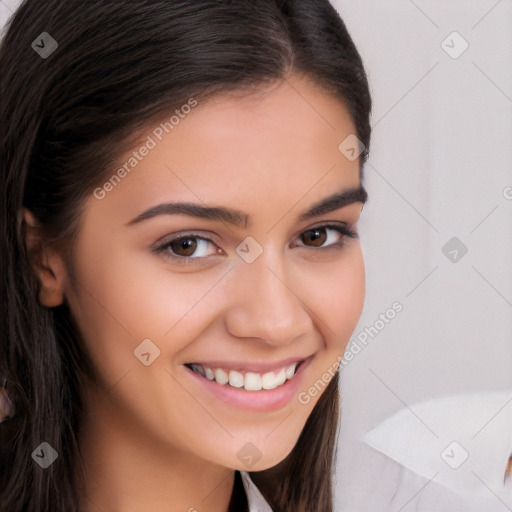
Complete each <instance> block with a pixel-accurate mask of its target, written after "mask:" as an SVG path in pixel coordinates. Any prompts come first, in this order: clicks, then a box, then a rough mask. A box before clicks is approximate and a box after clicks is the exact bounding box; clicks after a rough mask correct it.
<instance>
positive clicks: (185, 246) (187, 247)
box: [169, 237, 197, 256]
mask: <svg viewBox="0 0 512 512" xmlns="http://www.w3.org/2000/svg"><path fill="white" fill-rule="evenodd" d="M169 247H170V248H171V249H172V251H173V252H174V253H175V254H178V255H179V256H192V255H193V254H194V252H195V251H196V250H197V239H196V238H192V237H190V238H176V239H175V240H173V241H172V242H171V243H170V244H169Z"/></svg>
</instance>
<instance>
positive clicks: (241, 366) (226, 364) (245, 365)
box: [186, 355, 313, 373]
mask: <svg viewBox="0 0 512 512" xmlns="http://www.w3.org/2000/svg"><path fill="white" fill-rule="evenodd" d="M311 357H313V356H312V355H311V356H305V357H289V358H288V359H283V360H282V361H277V362H275V363H269V362H256V361H251V362H242V361H193V362H192V361H191V362H190V363H186V364H187V365H191V364H197V365H201V366H208V367H209V368H212V369H215V368H222V369H224V370H235V371H237V370H240V371H245V372H256V373H265V372H270V371H272V370H280V369H281V368H286V367H287V366H290V365H291V364H292V363H300V362H302V361H304V360H306V359H309V358H311Z"/></svg>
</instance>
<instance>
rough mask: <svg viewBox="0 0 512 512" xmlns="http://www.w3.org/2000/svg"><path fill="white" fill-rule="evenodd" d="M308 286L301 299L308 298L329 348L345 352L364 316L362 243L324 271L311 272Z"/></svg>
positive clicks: (346, 251) (307, 282)
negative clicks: (362, 315) (362, 314)
mask: <svg viewBox="0 0 512 512" xmlns="http://www.w3.org/2000/svg"><path fill="white" fill-rule="evenodd" d="M304 276H306V274H305V273H304ZM306 277H307V276H306ZM302 280H303V281H304V277H303V278H302ZM305 286H306V288H305V289H304V290H303V292H302V294H303V295H302V296H304V297H307V298H308V299H307V300H308V301H307V303H306V304H308V305H309V306H310V307H311V310H312V313H314V314H312V315H311V316H312V318H313V319H315V318H316V319H317V321H318V325H317V329H318V331H320V332H321V333H322V334H323V335H324V338H325V342H326V345H327V348H328V349H329V350H335V351H336V352H337V353H341V352H343V350H344V349H345V346H346V344H347V343H348V341H349V339H350V336H351V335H352V334H353V331H354V329H355V328H356V325H357V323H358V321H359V318H360V316H361V313H362V310H363V305H364V299H365V293H366V285H365V268H364V260H363V254H362V251H361V247H360V244H359V242H355V243H351V245H350V247H348V248H346V250H345V252H344V253H343V257H341V258H339V259H338V260H337V261H336V262H333V263H332V264H329V265H326V266H325V268H324V269H323V270H322V271H317V272H315V273H314V274H312V273H311V272H310V276H309V277H307V281H306V285H305Z"/></svg>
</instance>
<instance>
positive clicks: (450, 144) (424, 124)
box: [0, 0, 512, 510]
mask: <svg viewBox="0 0 512 512" xmlns="http://www.w3.org/2000/svg"><path fill="white" fill-rule="evenodd" d="M18 3H19V2H18V1H16V0H2V1H0V16H1V22H2V24H3V23H5V21H6V19H7V17H8V16H9V14H10V12H11V11H12V10H14V8H15V6H16V5H17V4H18ZM333 4H334V5H335V7H336V8H337V9H338V11H339V12H340V14H341V16H342V18H343V19H344V21H345V22H346V24H347V26H348V28H349V31H350V33H351V35H352V37H353V38H354V40H355V42H356V45H357V46H358V48H359V50H360V53H361V54H362V56H363V59H364V61H365V64H366V67H367V70H368V73H369V77H370V82H371V88H372V92H373V98H374V112H373V122H372V124H373V127H374V129H373V139H372V148H371V157H370V160H369V162H368V164H367V166H366V177H365V186H366V188H367V190H368V193H369V202H368V203H367V205H365V208H364V211H363V215H362V217H361V221H360V228H359V231H360V233H361V240H362V245H363V250H364V254H365V261H366V269H367V298H366V304H365V308H364V311H363V314H362V317H361V320H360V322H359V324H358V327H357V328H356V331H355V333H354V337H353V339H356V337H357V335H358V334H359V333H361V332H363V331H364V330H365V328H368V327H370V326H373V325H374V324H375V322H376V320H378V319H379V314H380V313H384V312H385V311H386V310H387V309H388V308H390V307H391V305H392V304H393V302H395V301H400V303H401V304H402V305H403V308H404V309H403V311H402V312H400V313H398V314H397V315H396V317H395V318H394V319H393V320H392V321H391V322H390V323H388V324H386V325H385V327H384V328H382V329H380V330H379V333H378V334H377V335H376V336H374V337H373V338H372V337H369V340H368V344H367V346H366V347H364V348H363V350H361V352H360V353H358V354H357V355H356V356H355V357H354V359H353V360H352V361H351V362H350V363H349V364H348V365H347V366H346V367H345V368H344V369H343V370H342V394H343V404H342V405H343V423H342V430H341V438H340V451H339V464H338V466H339V467H338V470H339V474H341V475H342V474H344V473H345V474H346V472H347V471H348V472H350V471H351V466H352V464H353V462H354V457H355V455H354V454H355V453H356V450H355V447H356V443H357V442H358V441H357V439H358V438H359V436H360V435H361V434H363V433H364V432H366V431H368V430H369V429H371V428H372V427H374V426H375V425H376V424H378V423H379V422H380V421H382V420H383V419H385V418H386V417H388V416H389V415H390V414H392V413H393V412H395V411H397V410H398V409H400V408H402V407H406V406H408V405H411V404H413V403H415V402H418V401H421V400H424V399H428V398H432V397H438V396H442V395H446V394H453V393H462V392H470V391H477V390H478V391H480V390H494V389H502V388H507V387H510V386H511V384H512V376H511V373H512V372H511V368H512V343H511V341H512V340H511V337H512V336H511V333H512V268H511V267H512V265H511V263H512V0H499V1H496V0H452V1H450V2H447V1H446V0H429V1H426V0H423V1H420V0H415V1H413V0H387V1H386V2H382V1H379V0H358V1H354V0H334V1H333ZM454 31H456V32H458V33H459V34H460V36H462V38H464V40H465V41H467V43H468V44H469V47H468V49H467V50H466V51H465V52H464V53H463V54H462V55H460V56H459V57H458V58H452V57H451V56H449V55H448V54H447V53H446V51H445V50H444V49H443V41H445V40H446V42H445V43H444V47H445V48H446V47H447V45H449V46H452V47H453V48H452V49H451V50H450V51H452V52H457V51H458V50H459V49H460V48H461V41H462V40H460V39H457V37H458V36H455V38H454V37H453V36H451V37H448V36H450V34H452V33H453V32H454ZM36 35H37V34H35V36H36ZM35 36H34V37H35ZM447 37H448V39H447ZM507 187H511V188H510V189H507ZM506 190H508V191H509V193H508V197H509V198H511V199H507V198H506V197H505V194H506V192H505V191H506ZM452 237H457V238H458V239H459V240H460V241H461V242H462V243H463V244H464V245H465V246H466V247H467V249H468V251H467V253H466V254H465V255H464V256H463V257H462V258H460V260H459V261H457V262H455V263H454V262H452V261H450V260H449V259H448V258H447V257H446V256H445V255H444V254H443V252H442V248H443V246H444V245H445V244H446V243H447V242H448V240H450V239H451V238H452ZM352 478H357V475H353V474H352ZM339 480H340V481H339V482H338V487H337V510H338V509H340V507H341V498H340V497H341V496H342V494H343V484H344V482H343V479H341V478H340V479H339Z"/></svg>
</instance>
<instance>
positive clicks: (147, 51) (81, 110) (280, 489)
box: [0, 0, 371, 512]
mask: <svg viewBox="0 0 512 512" xmlns="http://www.w3.org/2000/svg"><path fill="white" fill-rule="evenodd" d="M41 39H42V40H43V42H42V43H41V42H40V40H41ZM0 69H1V73H0V130H1V133H0V135H1V137H0V140H1V143H0V188H1V190H2V194H3V198H2V201H1V207H0V216H1V218H0V229H1V233H0V234H1V236H0V239H1V242H0V243H1V244H2V245H1V257H0V267H1V268H0V271H1V297H2V307H1V308H0V311H1V313H0V314H1V323H0V329H1V330H0V347H1V350H0V380H1V381H3V378H4V377H6V389H7V390H8V392H9V395H10V396H11V398H12V400H13V402H14V404H15V407H16V417H15V425H16V428H14V429H13V428H12V425H13V423H12V422H6V423H3V424H1V425H0V431H1V432H2V436H0V437H1V438H4V437H8V438H9V439H8V443H7V444H6V445H5V446H4V447H3V449H2V450H3V453H4V454H5V457H4V461H3V463H4V467H3V468H2V469H3V477H2V482H1V487H0V510H2V511H8V512H30V511H41V512H49V511H52V512H78V511H79V510H80V503H79V498H78V494H77V489H78V486H79V484H80V472H79V471H78V470H77V469H76V468H78V467H79V465H80V460H81V459H80V450H79V446H78V443H77V437H76V432H77V428H78V425H79V422H80V415H81V413H82V401H81V400H82V398H81V397H82V392H81V379H80V375H83V374H84V373H90V374H92V373H93V372H94V368H93V367H92V364H91V361H90V359H89V358H88V355H87V353H86V351H85V349H84V346H83V344H82V342H81V340H80V336H79V333H78V330H77V329H76V326H75V324H74V321H73V318H72V317H71V315H70V312H69V310H68V308H67V306H66V304H63V305H62V306H59V307H56V308H45V307H42V306H41V305H40V303H39V301H38V280H37V279H36V277H35V275H34V273H33V271H32V266H31V257H32V254H29V252H28V250H27V247H26V245H25V238H24V235H25V232H24V224H23V223H22V222H20V218H19V213H20V210H21V208H22V207H26V208H27V209H29V210H30V211H31V212H32V213H33V214H34V216H35V218H36V219H37V220H38V221H39V223H40V224H41V226H42V232H41V236H42V239H44V240H45V241H46V243H55V244H59V247H62V248H63V249H64V250H66V251H68V254H70V252H69V251H71V249H72V247H73V241H74V236H75V235H76V233H77V232H78V229H79V225H80V218H81V211H82V207H83V204H84V200H85V198H87V196H89V195H90V194H91V193H92V192H93V190H94V189H95V187H97V186H98V185H99V184H101V183H104V182H105V180H106V179H107V178H108V171H109V169H112V164H113V163H114V162H115V161H116V160H117V159H118V158H119V157H120V156H121V155H122V154H123V152H124V151H126V150H127V149H129V148H130V147H131V144H132V143H133V137H134V134H136V133H140V130H141V129H142V128H144V127H145V126H148V125H149V123H151V122H153V121H154V120H157V119H158V120H160V119H161V118H162V117H163V116H164V115H165V114H166V113H168V112H171V111H173V110H174V109H175V108H179V107H181V106H182V105H184V104H186V103H187V101H188V100H189V99H190V98H192V97H193V98H195V99H196V100H197V101H199V102H201V101H205V100H206V99H207V98H209V97H212V96H215V95H216V94H224V93H226V92H229V91H233V92H243V91H247V92H254V91H257V90H258V89H261V90H265V88H266V87H267V86H268V85H270V84H272V83H275V82H276V81H279V80H280V79H282V78H283V77H285V76H286V74H287V73H288V72H289V71H290V70H293V71H298V72H301V73H303V74H306V75H307V76H308V77H310V78H311V79H312V80H313V81H314V82H315V83H317V84H319V85H320V86H322V87H323V88H324V89H325V90H326V91H328V92H330V93H332V94H334V95H335V96H336V97H338V98H339V99H340V101H343V102H344V104H345V105H346V106H347V107H348V109H349V112H350V113H351V116H352V119H353V122H354V125H355V127H356V132H357V133H356V134H357V137H358V138H359V139H360V140H361V141H362V142H363V144H364V145H365V148H366V149H365V151H364V153H363V154H362V156H361V170H360V176H361V178H362V170H363V162H364V161H365V160H366V158H367V156H368V148H369V145H370V132H371V129H370V111H371V97H370V92H369V87H368V82H367V77H366V74H365V70H364V67H363V63H362V60H361V57H360V55H359V53H358V51H357V49H356V47H355V45H354V43H353V41H352V39H351V37H350V35H349V33H348V32H347V29H346V27H345V25H344V23H343V21H342V20H341V19H340V17H339V15H338V13H337V12H336V10H335V9H334V8H333V6H332V5H331V4H330V3H329V1H328V0H237V1H232V0H194V1H191V0H172V1H171V0H159V1H158V0H154V1H148V0H130V1H123V2H120V1H113V0H89V1H83V0H65V1H63V0H44V1H41V0H24V1H23V2H22V4H21V6H20V7H19V8H18V9H17V11H16V12H15V13H14V14H13V16H12V17H11V19H10V20H9V23H8V26H7V30H6V32H5V35H4V37H3V40H2V42H1V46H0ZM340 142H341V141H340ZM335 377H336V378H334V379H333V380H332V381H331V383H330V384H329V386H328V387H327V389H326V390H325V392H324V393H323V395H322V397H321V398H320V400H319V402H318V403H317V405H316V407H315V408H314V410H313V412H312V414H311V415H310V417H309V418H308V420H307V423H306V425H305V427H304V429H303V431H302V433H301V436H300V438H299V440H298V442H297V444H296V446H295V447H294V449H293V451H292V452H291V453H290V455H289V456H288V457H287V458H286V459H285V460H284V461H283V462H281V463H280V464H279V465H277V466H276V467H275V468H272V469H269V470H267V471H262V472H258V473H255V474H254V477H255V479H257V480H258V481H259V482H260V484H259V485H260V487H261V490H262V492H263V494H264V495H265V497H266V498H267V499H268V501H269V502H270V503H271V506H272V507H273V508H274V510H275V511H276V512H292V511H293V512H329V511H332V510H333V497H332V495H333V489H332V475H333V469H334V462H335V446H336V439H337V428H338V423H339V392H338V379H337V375H336V376H335ZM6 425H9V429H10V430H11V431H12V432H13V434H12V435H9V436H6V435H5V426H6ZM42 441H46V442H48V443H49V444H50V445H51V446H52V447H53V448H54V449H55V450H56V451H57V452H58V453H59V457H58V459H57V461H56V462H55V463H54V464H52V465H51V466H50V467H49V468H48V469H46V470H44V471H43V470H40V468H39V467H38V466H37V465H36V464H31V463H30V462H32V461H31V454H32V452H33V450H34V449H35V447H37V446H38V445H40V443H41V442H42ZM6 442H7V441H6Z"/></svg>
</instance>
